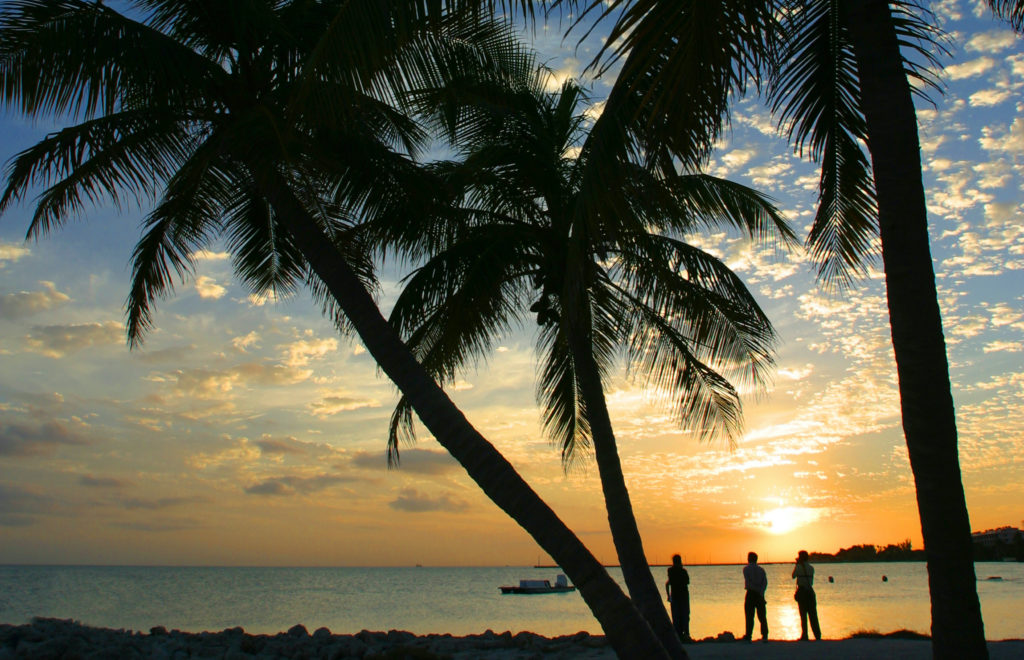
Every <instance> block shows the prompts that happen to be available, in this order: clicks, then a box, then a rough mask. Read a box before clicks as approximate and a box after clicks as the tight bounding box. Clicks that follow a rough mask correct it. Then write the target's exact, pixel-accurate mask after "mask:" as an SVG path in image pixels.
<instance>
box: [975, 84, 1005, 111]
mask: <svg viewBox="0 0 1024 660" xmlns="http://www.w3.org/2000/svg"><path fill="white" fill-rule="evenodd" d="M1011 96H1013V92H1012V91H1010V90H1008V89H980V90H978V91H977V92H975V93H973V94H971V96H970V97H969V98H968V102H969V103H970V104H971V106H972V107H975V108H987V107H991V106H993V105H999V104H1000V103H1002V102H1003V101H1006V100H1007V99H1009V98H1010V97H1011Z"/></svg>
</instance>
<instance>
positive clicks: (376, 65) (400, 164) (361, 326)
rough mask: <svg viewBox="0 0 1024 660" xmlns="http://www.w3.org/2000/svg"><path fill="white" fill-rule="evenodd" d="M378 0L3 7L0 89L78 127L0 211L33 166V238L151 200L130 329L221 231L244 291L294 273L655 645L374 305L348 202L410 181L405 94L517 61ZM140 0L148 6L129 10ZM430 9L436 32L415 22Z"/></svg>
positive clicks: (499, 494)
mask: <svg viewBox="0 0 1024 660" xmlns="http://www.w3.org/2000/svg"><path fill="white" fill-rule="evenodd" d="M414 5H415V3H409V4H408V5H406V4H403V3H380V2H377V1H376V0H365V1H352V0H349V1H344V2H343V1H341V0H323V1H318V0H293V1H272V0H233V1H222V2H210V0H139V1H138V2H136V3H135V4H134V5H132V6H131V11H132V14H131V15H125V14H121V13H118V12H117V11H114V10H113V9H111V8H109V7H107V6H105V5H103V3H102V2H92V1H88V2H86V1H83V0H20V1H18V2H8V3H5V4H4V6H3V8H2V10H0V89H2V94H3V101H4V103H5V104H6V105H7V106H8V107H11V108H16V109H17V110H18V111H20V112H21V113H22V114H24V115H26V116H30V117H41V116H53V117H56V118H60V119H67V120H70V121H71V123H72V124H71V125H69V126H67V127H65V128H62V129H60V130H58V131H56V132H55V133H53V134H51V135H48V136H46V137H45V138H44V139H43V140H42V141H40V142H39V143H38V144H36V145H35V146H33V147H30V148H29V149H27V150H25V151H23V152H22V153H20V154H18V155H17V156H16V157H15V158H14V159H13V161H12V162H11V163H10V165H9V167H8V170H7V186H6V189H5V191H4V193H3V196H2V198H0V211H2V210H4V209H6V208H8V207H9V206H10V205H11V204H13V203H16V202H17V201H18V200H20V199H21V198H22V197H23V196H24V195H25V194H26V192H27V191H28V190H29V189H30V188H31V187H32V186H34V185H36V184H43V185H44V190H43V192H42V193H41V194H40V195H39V197H38V199H37V200H36V205H35V206H36V208H35V214H34V216H33V219H32V222H31V225H30V227H29V231H28V234H29V237H39V236H42V235H45V234H46V233H48V232H49V231H50V230H51V229H54V228H56V227H59V226H60V225H61V224H63V223H64V222H66V221H67V219H68V217H70V216H73V215H79V214H84V212H85V210H86V205H87V204H88V203H89V202H95V201H98V200H100V199H103V198H108V199H112V200H114V202H115V203H121V202H122V201H124V200H125V198H126V197H127V198H128V199H131V198H135V199H138V200H140V201H141V200H147V199H155V201H156V204H155V206H154V207H153V209H152V211H151V212H150V213H149V215H148V217H147V219H146V229H145V233H144V235H143V237H142V239H141V240H140V242H139V243H138V246H137V248H136V251H135V254H134V259H133V261H134V264H133V265H134V268H133V275H132V285H131V292H130V294H129V297H128V302H127V317H128V321H127V330H128V339H129V342H130V343H132V344H136V343H138V342H139V341H141V340H142V338H143V335H144V333H145V331H146V330H147V329H148V328H149V327H150V326H151V325H152V323H153V305H154V303H155V300H156V299H157V298H158V297H160V296H162V295H165V294H167V293H168V292H169V291H170V289H171V288H172V287H173V281H174V276H175V274H177V275H178V276H183V275H185V274H187V273H188V272H189V270H190V268H191V265H192V262H191V259H192V257H191V255H192V254H193V253H194V252H195V251H196V250H197V249H198V248H201V247H204V246H206V245H208V244H209V243H210V242H211V241H213V240H214V239H215V238H217V237H219V236H223V237H224V238H225V239H226V240H227V243H228V245H229V246H230V248H231V251H232V254H233V258H234V267H235V270H236V272H237V273H238V275H239V276H240V277H241V279H242V280H243V281H245V282H246V283H247V284H248V285H249V286H250V287H251V288H252V289H254V290H255V291H267V290H280V289H285V290H287V289H291V288H296V287H298V286H300V285H301V284H302V283H303V282H306V283H307V284H308V285H309V286H311V288H313V290H314V292H315V293H317V294H318V295H319V296H320V297H321V298H322V300H323V302H324V304H325V306H326V307H327V308H328V309H329V310H330V311H331V312H332V313H333V312H336V313H337V320H338V321H339V323H344V324H347V325H348V326H349V327H351V328H352V329H354V330H355V332H356V333H357V334H358V335H359V337H360V338H361V339H362V341H363V343H364V345H365V346H366V348H367V350H368V351H369V352H370V353H371V354H372V355H373V356H374V358H375V359H376V360H377V362H378V364H379V365H380V366H381V368H382V369H383V370H384V371H385V373H387V374H388V376H389V377H390V378H391V379H392V380H393V381H394V382H395V384H396V385H397V386H398V388H399V389H400V391H401V392H402V393H403V394H404V395H405V396H406V397H408V399H409V401H410V402H411V405H412V407H413V409H415V411H416V412H417V414H418V415H419V416H420V418H421V419H422V421H423V422H424V424H425V426H426V427H427V428H428V429H429V430H430V431H431V433H433V435H434V436H435V437H436V438H437V439H438V440H439V442H441V444H442V445H443V446H444V447H445V448H446V449H448V450H449V452H450V453H451V454H452V455H453V456H454V457H455V458H456V459H457V460H458V461H459V462H460V463H461V464H462V465H463V466H464V467H465V469H466V470H467V472H468V473H469V474H470V476H471V477H472V478H473V479H474V480H475V481H476V482H477V483H478V484H479V485H480V486H481V488H482V489H483V490H484V491H485V493H487V495H488V496H489V497H490V498H491V499H492V500H494V502H495V503H496V504H498V506H499V507H501V508H502V509H503V510H504V511H506V512H507V513H508V514H509V515H510V516H511V517H512V518H513V519H514V520H515V521H516V522H517V523H519V524H520V525H521V526H523V527H524V528H525V529H526V530H527V531H528V532H529V533H530V534H531V535H533V537H534V538H535V539H536V540H537V542H538V543H539V544H540V546H541V547H542V548H543V549H544V550H545V551H546V552H547V553H548V554H549V555H550V556H551V557H552V558H553V559H554V560H555V561H557V562H558V563H559V564H560V565H561V566H562V567H563V569H564V570H565V571H566V573H567V574H568V575H569V576H570V577H571V579H572V580H573V582H574V583H575V584H576V586H577V587H578V588H579V590H580V592H581V594H582V595H583V597H584V599H585V600H586V602H587V603H588V605H589V606H590V607H591V609H592V610H593V612H594V614H595V616H596V617H597V618H598V620H599V621H600V623H601V625H602V627H603V628H604V630H605V632H606V633H607V635H608V638H609V640H610V642H611V644H612V645H613V647H614V648H615V650H616V652H617V653H618V654H619V655H620V656H621V657H636V658H648V657H652V658H653V657H665V656H666V651H665V649H664V648H663V647H662V646H661V645H660V643H659V642H658V641H657V639H656V638H655V637H654V635H653V633H652V632H651V630H650V628H649V626H648V625H647V624H646V623H645V621H644V620H643V618H642V617H641V616H640V615H639V613H638V612H637V610H636V608H635V607H634V606H633V605H632V604H631V602H630V601H629V599H628V598H626V597H625V595H624V594H623V593H622V591H621V589H619V587H618V585H617V584H616V583H615V582H614V581H613V580H612V579H611V578H610V577H609V576H608V574H607V572H606V571H605V570H604V568H603V567H602V566H601V565H600V563H599V562H598V561H597V560H596V559H595V558H594V557H593V555H591V554H590V552H589V551H588V550H587V549H586V548H585V547H584V546H583V544H582V543H580V541H579V539H578V538H576V536H575V535H574V534H573V533H572V532H571V531H570V530H569V529H568V528H567V527H566V526H565V524H564V523H562V521H561V520H559V519H558V517H557V516H556V515H555V513H554V512H553V511H552V510H551V509H550V508H549V507H548V506H547V505H546V504H545V503H544V502H543V501H542V500H541V499H540V498H539V497H538V496H537V494H536V493H535V492H534V491H533V490H532V489H531V488H530V487H529V486H528V485H527V484H526V482H525V481H523V480H522V478H521V477H520V476H519V475H518V474H517V473H516V472H515V470H514V469H513V467H512V466H511V465H510V464H509V463H508V461H506V460H505V459H504V457H502V456H501V454H499V453H498V452H497V450H495V448H494V447H493V446H492V445H491V444H490V443H488V442H487V441H486V440H485V439H484V438H483V437H482V436H481V435H480V434H479V433H478V432H477V431H476V430H475V429H474V428H473V427H472V426H471V425H470V424H469V422H468V421H467V420H466V419H465V417H464V416H463V415H462V413H461V412H460V411H459V410H458V409H457V408H456V407H455V406H454V405H453V404H452V402H451V401H450V399H448V397H447V396H446V395H445V394H444V392H443V391H442V390H441V389H440V388H439V387H438V386H437V384H436V383H435V382H434V381H433V380H432V379H431V377H430V375H429V374H428V373H427V372H426V370H424V369H423V367H422V366H421V365H419V364H418V363H417V362H416V360H415V358H414V357H413V355H412V353H411V352H410V351H409V350H408V348H407V347H406V346H404V345H403V344H402V342H401V340H400V338H399V336H398V334H397V333H396V332H395V330H394V329H393V328H392V327H391V326H390V325H388V323H387V322H386V321H385V319H384V318H383V317H382V316H381V314H380V312H379V310H378V309H377V307H376V305H375V303H374V301H373V298H372V297H371V295H370V293H369V290H368V288H369V287H371V286H372V275H373V273H372V263H371V261H370V260H369V253H368V252H367V250H366V249H365V246H364V245H363V244H362V243H361V242H360V241H359V240H358V237H357V236H355V235H354V232H353V230H352V227H353V224H354V222H355V220H356V219H357V218H358V217H360V216H363V215H367V216H371V215H373V213H374V212H375V210H376V209H378V208H381V207H384V206H387V205H388V204H389V199H388V198H389V196H391V195H392V193H393V191H396V190H402V189H404V188H408V187H411V186H415V185H416V182H417V180H418V175H417V171H416V169H415V168H414V167H413V166H412V161H411V158H410V157H411V156H414V155H415V154H416V152H417V149H418V148H419V146H420V145H421V144H423V140H424V138H425V134H424V132H423V131H422V129H421V127H420V126H418V125H417V124H416V123H415V122H413V121H412V120H411V119H409V117H408V116H407V114H406V113H405V112H403V111H402V108H401V106H400V104H399V103H398V101H399V100H400V94H401V92H402V91H403V90H405V89H407V88H409V87H428V88H430V87H440V86H443V83H444V82H445V80H444V78H445V74H449V75H451V76H452V77H453V78H456V79H458V78H460V77H472V76H474V75H481V74H482V72H486V71H488V70H491V69H495V70H497V69H500V67H499V66H498V65H508V66H511V67H512V68H513V69H514V67H515V66H517V63H519V62H521V61H523V58H521V57H520V55H519V53H518V51H517V48H516V47H515V46H514V45H511V44H510V41H509V40H508V35H507V33H506V31H505V30H503V29H497V28H495V27H494V26H492V25H487V24H481V23H477V22H468V21H462V20H458V19H457V18H456V17H451V16H449V15H447V14H441V15H437V14H434V15H431V16H426V15H424V14H423V13H422V12H420V11H418V9H417V8H416V7H415V6H414ZM132 16H142V17H143V18H142V19H140V20H135V19H134V18H132ZM422 24H426V27H429V28H430V29H429V30H421V29H412V28H415V27H417V26H419V25H422Z"/></svg>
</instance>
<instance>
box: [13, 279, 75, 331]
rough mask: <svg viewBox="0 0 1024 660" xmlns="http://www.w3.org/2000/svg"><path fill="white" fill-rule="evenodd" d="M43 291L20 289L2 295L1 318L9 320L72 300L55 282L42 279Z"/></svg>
mask: <svg viewBox="0 0 1024 660" xmlns="http://www.w3.org/2000/svg"><path fill="white" fill-rule="evenodd" d="M39 284H41V285H42V286H43V290H42V291H19V292H18V293H8V294H5V295H3V296H0V319H6V320H8V321H10V320H13V319H18V318H22V317H25V316H31V315H33V314H38V313H39V312H45V311H46V310H48V309H53V308H54V307H57V306H58V305H62V304H64V303H66V302H67V301H69V300H71V298H69V297H68V295H67V294H64V293H61V292H60V291H58V290H57V286H56V285H55V284H54V283H53V282H46V281H42V282H40V283H39Z"/></svg>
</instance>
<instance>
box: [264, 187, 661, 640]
mask: <svg viewBox="0 0 1024 660" xmlns="http://www.w3.org/2000/svg"><path fill="white" fill-rule="evenodd" d="M261 183H262V185H263V190H264V191H265V192H266V194H267V197H268V199H269V200H270V201H271V203H272V205H273V206H274V209H275V212H276V214H277V220H278V222H279V223H280V224H281V225H282V226H283V227H284V228H285V230H286V231H288V232H289V233H290V234H291V236H292V238H293V239H294V241H295V244H296V245H297V246H298V248H299V249H300V250H301V251H302V253H303V256H305V258H306V259H307V261H308V262H309V264H310V266H311V267H312V268H313V270H314V271H315V272H316V274H317V276H318V277H319V278H320V279H321V280H322V281H323V282H324V283H325V284H326V285H327V287H328V289H329V290H330V292H331V295H332V296H333V297H334V298H335V300H336V301H337V302H338V304H339V305H340V306H341V308H342V310H343V311H344V313H345V315H346V317H347V318H348V319H349V321H351V323H352V325H353V327H354V328H355V329H356V332H357V333H358V334H359V337H360V339H361V340H362V342H363V345H364V346H365V347H366V350H367V351H368V352H369V353H370V354H371V355H372V356H373V357H374V359H375V360H376V361H377V364H378V365H379V366H380V368H381V369H383V370H384V372H385V373H386V374H387V375H388V377H389V378H391V380H392V381H393V382H394V383H395V385H397V386H398V388H399V390H401V391H402V393H403V394H405V396H406V397H408V399H409V401H410V402H411V403H412V406H413V408H414V409H415V410H416V413H417V415H419V417H420V419H421V420H422V421H423V424H424V425H425V426H426V427H427V429H428V430H429V431H430V432H431V433H432V434H433V435H434V437H435V438H436V439H437V441H438V442H439V443H441V445H442V446H443V447H444V448H445V449H447V450H448V451H449V453H451V455H452V456H453V457H454V458H455V459H456V460H457V461H458V462H459V463H460V464H461V465H462V466H463V467H464V468H465V469H466V472H467V473H469V476H470V477H472V479H473V480H474V481H475V482H476V483H477V484H478V485H479V486H480V488H481V489H483V491H484V493H486V494H487V496H488V497H490V498H491V500H492V501H494V503H495V504H497V505H498V506H499V507H500V508H501V509H502V511H504V512H505V513H507V514H508V515H509V516H511V517H512V519H513V520H515V521H516V522H517V523H518V524H519V525H520V526H522V527H523V529H525V530H526V531H527V532H528V533H529V534H530V535H531V536H532V537H533V538H534V539H535V540H536V541H537V543H538V544H539V545H540V546H541V548H543V549H544V551H545V552H547V553H548V554H549V555H550V556H551V558H552V559H554V560H555V561H556V562H557V563H558V565H559V566H561V567H562V569H563V570H564V571H565V572H566V574H567V575H568V576H569V578H570V579H571V580H572V582H573V584H574V585H576V587H577V588H578V589H579V592H580V595H581V596H583V599H584V601H586V603H587V605H588V606H589V607H590V609H591V611H592V612H593V613H594V616H595V617H596V618H597V620H598V621H599V622H600V624H601V627H602V629H603V630H604V632H605V634H606V635H607V637H608V641H609V643H610V644H611V645H612V647H613V648H614V649H615V652H616V654H617V655H618V656H619V657H620V658H637V659H638V660H639V659H644V658H667V657H668V654H667V653H666V651H665V649H664V648H663V647H662V645H661V643H660V642H659V641H658V639H657V638H656V637H655V635H654V633H653V632H652V631H651V628H650V626H648V625H647V623H646V621H645V620H644V619H643V617H642V616H641V615H640V613H639V612H638V611H637V609H636V608H635V607H634V606H633V604H632V603H631V602H630V600H629V599H628V598H627V597H626V595H625V594H624V593H622V590H621V589H620V588H619V586H618V584H617V583H616V582H615V581H614V580H613V579H612V578H611V576H609V575H608V572H607V571H606V570H605V569H604V567H603V566H602V565H601V563H600V562H598V561H597V559H596V558H595V557H594V556H593V555H592V554H591V553H590V551H589V550H587V548H586V547H585V546H584V545H583V544H582V543H581V542H580V540H579V539H578V538H577V537H576V535H575V534H573V533H572V530H570V529H569V528H568V527H567V526H566V525H565V523H563V522H562V521H561V520H560V519H559V518H558V516H557V515H556V514H555V512H554V511H552V510H551V508H550V507H548V505H547V504H545V503H544V501H543V500H542V499H541V498H540V497H539V496H538V495H537V493H536V492H534V491H533V489H532V488H530V486H529V484H527V483H526V482H525V481H524V480H523V478H522V477H521V476H519V474H518V473H517V472H516V471H515V468H514V467H512V465H511V464H510V463H509V462H508V461H507V460H506V459H505V457H504V456H502V455H501V453H499V452H498V450H497V449H495V448H494V446H493V445H491V443H489V442H488V441H487V440H486V439H485V438H484V437H483V436H482V435H480V433H479V432H478V431H477V430H476V429H475V428H473V426H472V425H471V424H470V423H469V421H468V420H467V419H466V417H465V416H464V415H463V414H462V413H461V411H459V409H458V408H456V407H455V404H454V403H452V401H451V399H449V398H448V396H447V395H446V394H445V393H444V391H443V390H442V389H441V388H440V387H439V386H438V385H437V383H435V382H434V380H433V379H432V378H431V377H430V376H429V374H427V372H426V371H425V370H424V369H423V367H422V366H421V365H420V364H419V363H418V362H417V361H416V359H415V358H414V357H413V355H412V353H411V352H410V351H409V350H408V348H406V346H405V344H403V343H402V341H401V339H400V338H399V336H398V334H397V333H396V332H395V330H394V328H392V327H391V326H390V325H389V324H388V322H387V321H386V320H385V319H384V317H383V316H382V315H381V313H380V310H378V309H377V306H376V304H375V303H374V301H373V299H372V298H371V297H370V294H369V293H368V292H367V291H366V289H365V288H364V287H363V285H362V282H360V280H359V278H358V277H356V275H355V273H354V272H353V271H352V269H351V268H349V266H348V264H347V263H345V261H344V259H342V258H341V256H340V255H339V253H338V251H337V250H336V249H335V248H334V246H333V245H332V243H331V241H330V240H329V238H328V237H327V236H326V235H325V234H324V233H323V231H322V230H321V229H320V227H319V226H318V225H317V224H316V222H315V221H314V220H313V218H312V217H311V216H310V215H309V214H308V213H307V212H306V210H305V208H303V206H302V204H301V203H300V202H299V201H298V200H297V199H296V198H295V197H294V196H293V195H292V193H291V190H290V189H289V188H288V186H287V184H286V183H285V182H284V180H283V179H282V178H281V177H280V176H278V175H276V174H268V175H266V176H265V177H264V178H263V180H262V181H261Z"/></svg>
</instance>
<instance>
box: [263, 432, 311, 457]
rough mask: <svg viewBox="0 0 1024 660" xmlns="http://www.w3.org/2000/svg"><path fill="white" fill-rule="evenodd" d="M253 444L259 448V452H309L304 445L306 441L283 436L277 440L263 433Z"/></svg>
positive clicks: (297, 453)
mask: <svg viewBox="0 0 1024 660" xmlns="http://www.w3.org/2000/svg"><path fill="white" fill-rule="evenodd" d="M255 444H256V446H257V447H259V448H260V453H261V454H295V455H301V454H307V453H309V452H308V450H307V448H306V446H305V445H306V444H308V443H304V442H299V441H298V440H296V439H295V438H284V439H280V440H279V439H277V438H271V437H270V436H267V435H265V436H263V438H262V439H261V440H257V441H256V442H255Z"/></svg>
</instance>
